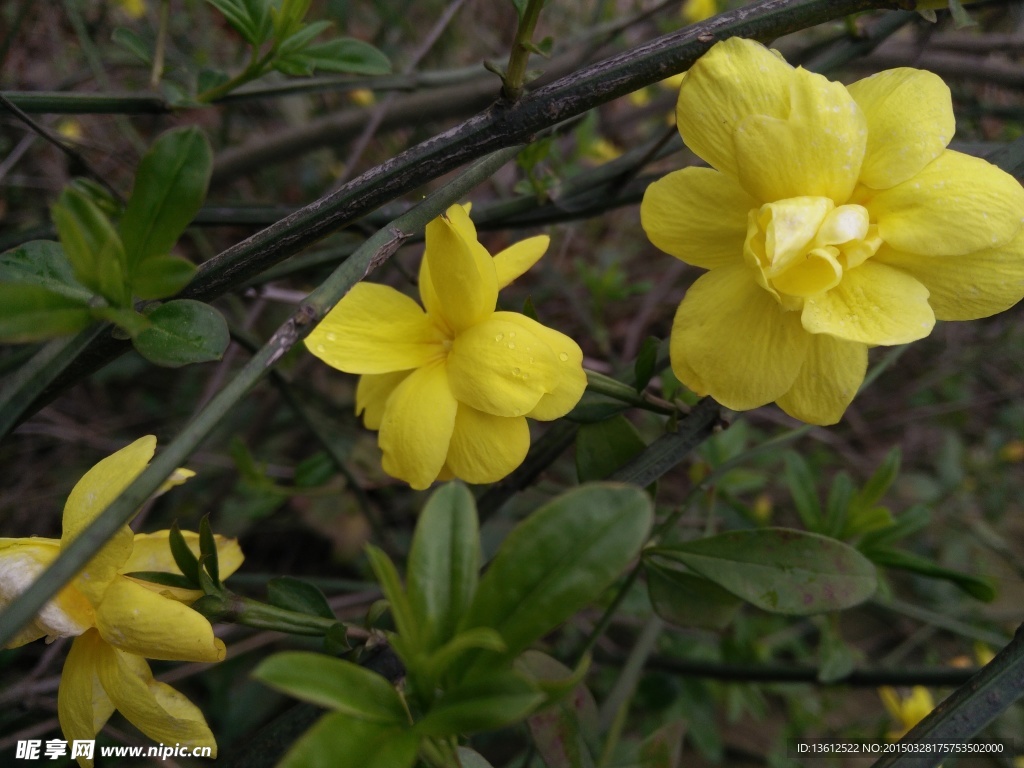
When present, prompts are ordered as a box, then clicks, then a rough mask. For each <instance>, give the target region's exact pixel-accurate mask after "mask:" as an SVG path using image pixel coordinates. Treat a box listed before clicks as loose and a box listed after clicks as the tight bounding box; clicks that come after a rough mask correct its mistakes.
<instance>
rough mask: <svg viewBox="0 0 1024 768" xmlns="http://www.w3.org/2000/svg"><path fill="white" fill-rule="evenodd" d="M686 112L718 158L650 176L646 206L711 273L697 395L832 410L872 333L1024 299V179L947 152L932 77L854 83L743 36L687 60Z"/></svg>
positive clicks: (690, 301) (679, 352)
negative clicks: (817, 71)
mask: <svg viewBox="0 0 1024 768" xmlns="http://www.w3.org/2000/svg"><path fill="white" fill-rule="evenodd" d="M677 120H678V125H679V131H680V133H681V134H682V137H683V140H684V141H685V142H686V144H687V146H689V147H690V148H691V149H692V150H693V151H694V152H695V153H696V154H697V155H699V156H700V157H701V158H703V159H704V160H706V161H707V162H708V163H709V164H710V165H711V166H712V168H685V169H683V170H681V171H676V172H674V173H671V174H669V175H668V176H666V177H665V178H663V179H660V180H659V181H657V182H655V183H654V184H652V185H651V186H650V187H649V188H648V190H647V193H646V195H645V196H644V201H643V204H642V205H641V208H640V214H641V219H642V222H643V227H644V229H645V230H646V232H647V234H648V236H649V237H650V239H651V242H653V243H654V244H655V245H656V246H657V247H658V248H661V249H662V250H664V251H666V252H668V253H670V254H672V255H673V256H676V257H678V258H680V259H682V260H683V261H685V262H687V263H688V264H692V265H694V266H697V267H701V268H704V269H708V270H710V271H709V272H708V273H707V274H705V275H703V276H701V277H700V278H699V279H698V280H697V281H696V283H694V285H693V287H691V288H690V290H689V291H688V293H687V295H686V297H685V298H684V299H683V302H682V304H680V306H679V310H678V312H677V313H676V317H675V323H674V325H673V329H672V339H671V358H672V369H673V370H674V371H675V373H676V375H677V376H678V377H679V379H680V380H682V381H683V382H684V383H685V384H686V385H687V386H688V387H690V388H691V389H693V390H694V391H695V392H697V393H699V394H702V395H703V394H710V395H711V396H712V397H714V398H715V399H716V400H718V401H719V402H721V403H722V404H723V405H725V406H727V407H729V408H732V409H735V410H746V409H749V408H756V407H758V406H760V405H764V404H766V403H770V402H773V401H774V402H776V403H778V405H779V406H781V407H782V409H783V410H785V411H786V412H787V413H789V414H791V415H793V416H795V417H796V418H798V419H802V420H803V421H807V422H810V423H814V424H832V423H835V422H836V421H838V420H839V419H840V418H841V417H842V414H843V411H844V410H845V409H846V407H847V406H848V405H849V403H850V401H851V400H852V399H853V396H854V395H855V394H856V392H857V388H858V387H859V386H860V383H861V382H862V381H863V378H864V373H865V369H866V366H867V349H868V347H870V346H874V345H888V344H903V343H906V342H910V341H914V340H915V339H920V338H923V337H924V336H927V335H928V333H929V332H930V331H931V329H932V326H933V325H934V323H935V320H936V319H939V320H969V319H975V318H979V317H986V316H988V315H992V314H995V313H996V312H1001V311H1003V310H1005V309H1007V308H1009V307H1010V306H1012V305H1013V304H1014V303H1016V302H1017V301H1019V300H1020V299H1021V297H1022V296H1024V227H1022V217H1024V190H1022V188H1021V186H1020V184H1018V183H1017V182H1016V181H1015V180H1014V179H1013V178H1012V177H1011V176H1009V175H1008V174H1006V173H1004V172H1002V171H1000V170H999V169H998V168H996V167H994V166H992V165H990V164H989V163H987V162H985V161H984V160H979V159H977V158H974V157H970V156H968V155H964V154H960V153H959V152H954V151H952V150H948V149H946V145H947V144H948V143H949V140H950V138H951V137H952V136H953V129H954V121H953V111H952V106H951V101H950V94H949V89H948V88H947V87H946V85H945V84H944V83H943V82H942V80H940V79H939V78H938V77H937V76H935V75H933V74H931V73H929V72H923V71H920V70H916V69H908V68H904V69H894V70H889V71H886V72H881V73H879V74H877V75H874V76H872V77H868V78H866V79H864V80H861V81H859V82H856V83H854V84H853V85H851V86H849V87H848V88H846V87H844V86H843V85H841V84H840V83H833V82H830V81H829V80H827V79H825V78H824V77H822V76H820V75H816V74H813V73H811V72H807V71H805V70H803V69H800V68H795V69H794V68H793V67H791V66H790V65H789V64H787V63H786V62H785V61H783V60H782V59H781V58H780V57H778V56H776V55H774V54H773V53H772V52H770V51H768V50H767V49H766V48H764V47H763V46H761V45H759V44H758V43H755V42H751V41H749V40H741V39H738V38H733V39H730V40H726V41H723V42H720V43H718V44H717V45H715V46H714V47H713V48H712V49H711V50H710V51H709V52H708V53H707V54H705V55H704V56H703V57H701V59H700V60H698V61H697V63H696V64H694V66H693V67H692V68H691V69H690V71H689V73H688V75H687V77H686V78H685V79H684V81H683V83H682V86H681V88H680V91H679V101H678V106H677Z"/></svg>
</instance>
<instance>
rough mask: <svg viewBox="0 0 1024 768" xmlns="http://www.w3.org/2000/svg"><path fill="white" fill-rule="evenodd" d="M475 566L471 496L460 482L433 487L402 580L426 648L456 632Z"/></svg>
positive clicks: (475, 531)
mask: <svg viewBox="0 0 1024 768" xmlns="http://www.w3.org/2000/svg"><path fill="white" fill-rule="evenodd" d="M479 570H480V528H479V523H478V522H477V516H476V504H475V503H474V501H473V494H471V493H470V492H469V490H468V489H467V488H466V486H464V485H462V483H448V484H447V485H443V486H441V487H440V488H438V489H437V490H436V491H435V492H434V493H433V495H432V496H431V497H430V500H429V501H428V502H427V504H426V506H425V507H424V508H423V511H422V512H420V519H419V521H418V522H417V523H416V532H415V534H414V535H413V540H412V548H411V550H410V551H409V564H408V572H407V574H406V579H407V582H408V590H409V602H410V604H411V607H412V610H413V613H414V614H415V616H416V621H417V623H418V625H419V626H420V627H421V628H422V629H423V632H424V638H423V642H424V645H425V648H424V649H425V650H429V649H431V648H436V647H438V646H440V645H443V644H444V643H446V642H448V640H449V639H451V637H452V636H453V635H454V633H455V627H456V626H458V623H459V621H460V620H461V619H462V616H463V614H465V612H466V610H467V609H468V608H469V605H470V603H471V602H472V601H473V595H474V594H475V593H476V585H477V579H478V574H479Z"/></svg>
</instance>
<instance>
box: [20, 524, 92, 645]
mask: <svg viewBox="0 0 1024 768" xmlns="http://www.w3.org/2000/svg"><path fill="white" fill-rule="evenodd" d="M59 554H60V542H59V541H58V540H57V539H43V538H35V537H33V538H31V539H0V611H2V610H5V609H6V608H7V606H8V605H10V604H11V603H12V602H13V601H14V599H15V598H17V597H18V595H20V594H21V593H22V592H24V591H25V590H26V589H28V587H29V585H31V584H32V582H34V581H35V580H36V579H37V578H38V577H39V574H41V573H42V572H43V571H44V570H46V568H47V566H49V565H50V563H52V562H53V561H54V560H56V559H57V555H59ZM94 620H95V614H94V613H93V608H92V603H90V602H89V601H88V600H87V599H86V597H85V595H83V594H82V593H81V592H79V591H78V590H77V589H75V587H74V585H72V584H69V585H67V586H65V587H64V588H63V589H61V591H60V592H58V593H57V596H56V597H55V598H53V599H52V600H50V601H49V602H47V603H46V605H44V606H43V608H42V609H41V610H40V611H39V613H38V614H36V616H35V618H33V619H32V621H31V622H29V623H28V624H26V625H25V626H24V627H22V628H21V629H20V630H18V633H17V634H16V635H15V636H14V637H13V638H12V639H11V640H10V641H9V642H8V643H7V645H5V646H4V647H5V648H17V647H19V646H22V645H25V644H26V643H31V642H32V641H33V640H38V639H39V638H41V637H47V638H51V639H52V638H57V637H71V636H75V635H80V634H82V633H83V632H85V631H86V630H87V629H89V627H91V626H92V625H93V622H94Z"/></svg>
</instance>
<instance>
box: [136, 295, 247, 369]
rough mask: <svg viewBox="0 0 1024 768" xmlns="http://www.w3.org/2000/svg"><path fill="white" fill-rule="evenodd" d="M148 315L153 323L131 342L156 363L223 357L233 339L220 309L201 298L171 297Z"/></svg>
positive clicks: (178, 363) (172, 365) (173, 364)
mask: <svg viewBox="0 0 1024 768" xmlns="http://www.w3.org/2000/svg"><path fill="white" fill-rule="evenodd" d="M148 317H149V320H150V321H151V322H152V323H153V327H151V328H149V329H147V330H145V331H143V332H142V333H140V334H139V335H138V336H136V337H135V338H134V339H133V340H132V342H133V343H134V345H135V349H136V350H138V352H139V354H140V355H142V356H143V357H144V358H146V359H147V360H149V361H150V362H151V363H155V364H156V365H162V366H165V367H168V368H176V367H178V366H181V365H188V364H189V363H205V362H208V361H210V360H220V358H221V356H222V355H223V354H224V350H225V349H227V346H228V341H230V338H229V336H228V326H227V323H225V322H224V318H223V317H221V314H220V312H218V311H217V310H216V309H214V308H213V307H211V306H210V305H209V304H203V303H202V302H201V301H194V300H192V299H177V300H175V301H168V302H167V303H166V304H161V305H160V306H159V307H157V308H156V309H155V310H153V311H152V312H150V313H149V315H148Z"/></svg>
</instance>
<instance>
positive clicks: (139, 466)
mask: <svg viewBox="0 0 1024 768" xmlns="http://www.w3.org/2000/svg"><path fill="white" fill-rule="evenodd" d="M155 450H156V438H155V437H154V436H153V435H146V436H145V437H140V438H139V439H138V440H136V441H135V442H134V443H132V444H131V445H126V446H125V447H124V448H122V449H121V450H119V451H117V452H116V453H114V454H112V455H110V456H108V457H107V458H105V459H103V460H102V461H101V462H99V463H98V464H96V465H95V466H94V467H93V468H92V469H90V470H89V471H88V472H86V473H85V475H83V476H82V479H81V480H79V481H78V483H76V484H75V487H74V488H73V489H72V490H71V494H70V495H69V496H68V500H67V503H66V504H65V505H64V521H63V535H62V536H61V547H66V546H67V545H68V544H70V543H71V542H72V541H74V540H75V539H76V538H77V537H78V535H79V534H80V533H81V532H82V531H83V530H84V529H85V528H86V527H87V526H88V525H89V523H91V522H92V521H93V520H95V519H96V518H97V517H98V516H99V515H100V513H101V512H103V510H105V509H106V508H107V507H108V506H110V503H111V502H112V501H113V500H114V499H116V498H117V497H118V496H119V495H120V493H121V491H123V490H124V489H125V488H127V487H128V486H129V485H130V484H131V482H132V481H133V480H134V479H135V478H136V477H138V476H139V475H141V474H142V470H144V469H145V468H146V465H147V464H148V463H149V460H150V459H152V458H153V452H154V451H155ZM132 537H133V534H132V531H131V529H130V528H129V527H128V526H127V525H124V526H121V529H120V530H119V531H118V532H117V533H115V534H114V536H113V537H111V539H110V540H109V541H108V542H107V543H106V544H104V545H103V548H102V549H100V551H99V552H97V553H96V555H95V557H93V559H92V560H90V561H89V563H88V565H86V566H85V568H84V569H82V571H81V572H79V574H78V576H77V577H76V578H75V580H74V582H73V584H74V585H75V586H76V587H77V588H78V589H79V590H80V591H81V592H82V593H83V594H84V595H85V596H86V597H88V598H89V600H91V601H92V603H93V604H94V605H95V604H97V603H98V602H99V601H100V599H101V597H102V596H103V591H104V590H105V589H106V588H107V584H109V583H110V580H111V579H113V578H114V576H115V575H116V574H117V571H118V569H119V568H120V567H121V566H122V565H124V563H125V561H126V560H127V559H128V557H129V556H130V555H131V553H132Z"/></svg>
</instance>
